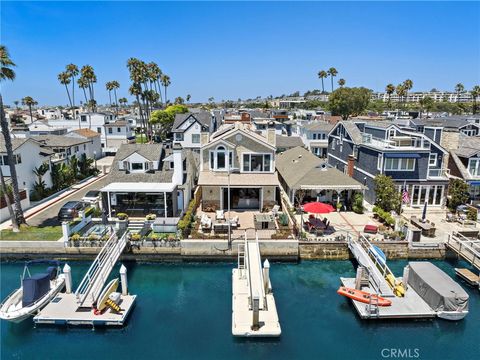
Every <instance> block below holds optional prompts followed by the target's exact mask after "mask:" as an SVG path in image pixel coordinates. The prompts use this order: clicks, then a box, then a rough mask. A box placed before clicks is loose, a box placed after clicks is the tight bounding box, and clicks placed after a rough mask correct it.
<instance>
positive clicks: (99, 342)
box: [0, 261, 480, 360]
mask: <svg viewBox="0 0 480 360" xmlns="http://www.w3.org/2000/svg"><path fill="white" fill-rule="evenodd" d="M389 264H390V266H391V268H392V269H393V270H394V272H395V273H397V274H401V271H402V268H403V266H404V265H405V264H406V263H405V262H400V261H395V262H393V261H392V262H390V263H389ZM436 264H437V265H438V266H440V267H441V268H442V269H444V270H445V271H447V272H448V273H449V274H451V275H453V266H452V265H459V264H451V263H447V262H436ZM70 265H71V267H72V271H73V277H74V286H75V284H77V285H78V283H79V281H80V279H81V277H82V275H83V274H84V272H85V271H86V270H87V268H88V265H89V264H88V263H76V262H72V263H70ZM126 265H127V267H128V270H129V273H128V274H129V284H130V291H131V292H132V293H134V294H137V295H138V298H137V306H136V307H135V308H134V310H133V313H132V316H131V317H130V321H129V322H128V325H127V326H126V327H125V328H123V329H113V328H108V329H96V330H95V331H92V329H91V328H76V327H68V328H65V327H37V328H34V327H33V325H32V323H31V322H30V321H28V320H27V321H25V322H24V323H21V324H11V323H7V322H4V321H2V322H1V324H0V326H1V328H0V329H1V350H0V351H1V353H0V355H1V356H0V358H1V359H2V360H6V359H34V358H35V359H63V358H68V359H103V360H105V359H132V358H137V359H144V358H152V359H160V358H164V359H169V358H170V359H245V358H248V359H276V360H277V359H336V358H343V359H347V358H352V359H382V358H387V357H385V356H386V355H389V357H388V358H393V356H392V354H394V353H392V350H389V349H400V350H402V351H405V349H406V350H409V353H408V354H409V355H410V357H411V358H420V359H459V358H462V359H474V358H477V359H478V353H479V351H480V343H479V342H480V338H479V325H480V293H479V291H478V290H474V289H470V288H467V287H465V289H466V290H467V292H468V293H469V294H470V314H469V315H468V316H467V317H466V318H465V319H464V320H463V321H460V322H448V321H445V320H440V319H438V320H437V319H436V320H424V321H381V322H378V321H375V322H368V321H364V320H360V319H359V318H358V317H357V315H356V312H355V310H354V309H353V307H352V305H351V304H350V303H349V301H348V300H347V299H345V298H342V297H340V296H338V295H337V294H336V290H337V288H338V285H339V277H340V276H352V277H353V276H354V275H355V273H354V268H353V266H352V264H351V263H350V262H348V261H323V262H302V263H301V264H298V265H296V264H284V263H273V264H272V267H271V271H270V272H271V278H272V284H273V286H274V293H275V299H276V303H277V308H278V312H279V317H280V322H281V326H282V336H281V337H280V338H279V339H269V340H255V339H236V338H233V337H232V336H231V306H232V304H231V302H232V299H231V269H232V267H234V266H235V265H234V264H227V263H220V264H218V263H214V264H209V263H205V264H203V263H202V264H133V263H131V264H126ZM460 265H462V266H465V264H460ZM22 268H23V264H22V263H2V264H1V277H0V279H1V297H2V299H3V297H5V296H6V295H7V294H9V293H10V292H11V291H12V290H13V289H14V288H16V287H17V286H18V282H19V280H18V279H19V274H20V273H21V271H22ZM115 272H116V273H117V274H118V268H117V269H115ZM384 349H386V350H384ZM415 349H417V350H415ZM382 350H383V355H384V357H382ZM397 354H398V353H397ZM403 354H407V353H403ZM416 354H418V355H419V357H415V355H416ZM404 358H405V357H404Z"/></svg>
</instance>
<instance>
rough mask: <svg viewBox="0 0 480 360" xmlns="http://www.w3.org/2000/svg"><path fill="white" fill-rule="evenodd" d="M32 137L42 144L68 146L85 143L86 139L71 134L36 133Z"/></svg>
mask: <svg viewBox="0 0 480 360" xmlns="http://www.w3.org/2000/svg"><path fill="white" fill-rule="evenodd" d="M32 139H34V140H37V141H38V142H40V143H41V144H42V145H44V146H47V147H52V148H54V147H70V146H75V145H80V144H84V143H87V142H88V140H86V139H81V138H77V137H72V136H63V135H37V136H32Z"/></svg>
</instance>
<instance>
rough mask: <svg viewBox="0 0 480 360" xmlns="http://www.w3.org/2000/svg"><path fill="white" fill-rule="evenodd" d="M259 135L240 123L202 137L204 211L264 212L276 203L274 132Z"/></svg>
mask: <svg viewBox="0 0 480 360" xmlns="http://www.w3.org/2000/svg"><path fill="white" fill-rule="evenodd" d="M266 135H267V136H266V137H264V136H262V135H259V134H257V133H256V132H255V131H253V130H251V128H250V126H249V125H247V124H243V123H240V122H237V123H234V124H228V125H224V126H222V127H221V128H220V129H219V130H217V131H216V132H214V133H213V134H211V135H209V134H207V133H203V134H202V147H201V149H200V173H199V177H198V185H199V186H200V187H201V190H202V209H203V210H204V211H213V210H218V209H224V210H225V209H228V198H229V196H228V188H230V208H231V209H232V210H257V211H258V210H265V209H271V208H272V207H273V206H274V205H275V204H276V203H277V200H278V199H277V190H278V179H277V175H276V174H275V149H276V148H275V140H276V137H275V131H274V130H272V129H270V130H268V131H267V134H266Z"/></svg>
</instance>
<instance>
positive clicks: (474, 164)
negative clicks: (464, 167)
mask: <svg viewBox="0 0 480 360" xmlns="http://www.w3.org/2000/svg"><path fill="white" fill-rule="evenodd" d="M468 172H469V173H470V175H472V176H478V175H480V158H473V159H470V160H469V161H468Z"/></svg>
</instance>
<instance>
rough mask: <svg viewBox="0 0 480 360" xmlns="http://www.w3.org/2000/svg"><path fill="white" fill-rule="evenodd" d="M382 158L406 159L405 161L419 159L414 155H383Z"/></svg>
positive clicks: (417, 155) (418, 156)
mask: <svg viewBox="0 0 480 360" xmlns="http://www.w3.org/2000/svg"><path fill="white" fill-rule="evenodd" d="M383 157H386V158H396V159H398V158H407V159H419V158H420V155H419V154H415V153H385V154H383Z"/></svg>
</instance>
